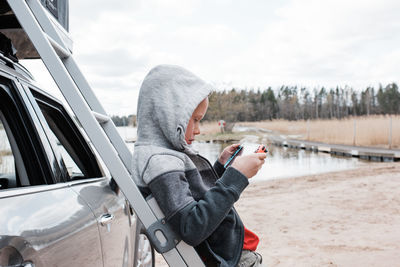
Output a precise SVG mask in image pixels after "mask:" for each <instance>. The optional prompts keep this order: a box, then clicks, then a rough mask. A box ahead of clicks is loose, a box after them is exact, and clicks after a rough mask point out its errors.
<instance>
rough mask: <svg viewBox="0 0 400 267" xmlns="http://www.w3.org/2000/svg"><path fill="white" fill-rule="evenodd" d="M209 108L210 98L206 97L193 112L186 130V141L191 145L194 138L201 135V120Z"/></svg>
mask: <svg viewBox="0 0 400 267" xmlns="http://www.w3.org/2000/svg"><path fill="white" fill-rule="evenodd" d="M207 108H208V97H206V98H205V99H204V100H203V101H201V102H200V104H199V105H198V106H197V108H196V109H195V110H194V111H193V114H192V117H190V120H189V123H188V125H187V128H186V133H185V140H186V143H188V144H189V145H190V144H192V142H193V141H194V136H195V135H198V134H200V120H201V119H202V118H203V117H204V115H205V114H206V111H207Z"/></svg>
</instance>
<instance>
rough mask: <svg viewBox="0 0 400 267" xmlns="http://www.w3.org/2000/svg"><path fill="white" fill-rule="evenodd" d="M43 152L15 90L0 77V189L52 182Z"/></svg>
mask: <svg viewBox="0 0 400 267" xmlns="http://www.w3.org/2000/svg"><path fill="white" fill-rule="evenodd" d="M42 152H43V151H42V150H41V147H40V144H39V143H38V142H37V135H36V132H35V130H34V128H33V125H32V124H31V121H30V120H29V115H28V113H27V110H26V108H25V106H24V104H23V102H21V99H20V98H19V97H18V93H17V89H16V88H14V86H13V83H11V82H10V81H9V80H7V79H4V78H1V77H0V190H4V189H9V188H16V187H22V186H31V185H43V184H49V183H52V178H51V174H50V173H49V171H48V169H47V164H48V162H47V161H46V159H45V158H44V157H43V153H42Z"/></svg>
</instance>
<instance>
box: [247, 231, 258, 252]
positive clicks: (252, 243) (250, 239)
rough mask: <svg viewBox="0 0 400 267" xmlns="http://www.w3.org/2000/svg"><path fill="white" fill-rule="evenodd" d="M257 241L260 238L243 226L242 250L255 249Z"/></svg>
mask: <svg viewBox="0 0 400 267" xmlns="http://www.w3.org/2000/svg"><path fill="white" fill-rule="evenodd" d="M259 242H260V239H259V238H258V236H257V235H256V234H255V233H253V232H252V231H250V230H249V229H247V228H246V227H245V228H244V242H243V250H251V251H256V249H257V246H258V243H259Z"/></svg>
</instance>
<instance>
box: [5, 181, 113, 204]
mask: <svg viewBox="0 0 400 267" xmlns="http://www.w3.org/2000/svg"><path fill="white" fill-rule="evenodd" d="M106 179H111V178H110V177H99V178H89V179H84V180H77V181H71V182H67V183H57V184H51V185H35V186H26V187H17V188H10V189H4V190H1V191H0V199H2V198H8V197H16V196H22V195H30V194H35V193H40V192H46V191H52V190H58V189H62V188H69V187H71V186H75V185H80V184H87V183H95V182H100V181H102V180H106Z"/></svg>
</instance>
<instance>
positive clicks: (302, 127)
mask: <svg viewBox="0 0 400 267" xmlns="http://www.w3.org/2000/svg"><path fill="white" fill-rule="evenodd" d="M391 118H392V148H400V116H391ZM354 121H355V122H356V135H355V144H356V145H358V146H376V147H388V143H389V128H390V126H389V125H390V116H384V115H382V116H377V115H375V116H363V117H351V118H347V119H342V120H338V119H332V120H312V121H310V122H309V125H308V122H307V121H304V120H303V121H287V120H273V121H261V122H245V123H240V125H243V126H253V127H259V128H264V129H269V130H272V131H274V132H279V133H282V134H286V135H294V138H298V139H303V140H310V141H317V142H324V143H331V144H345V145H353V139H354ZM308 128H309V133H308V130H307V129H308Z"/></svg>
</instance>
